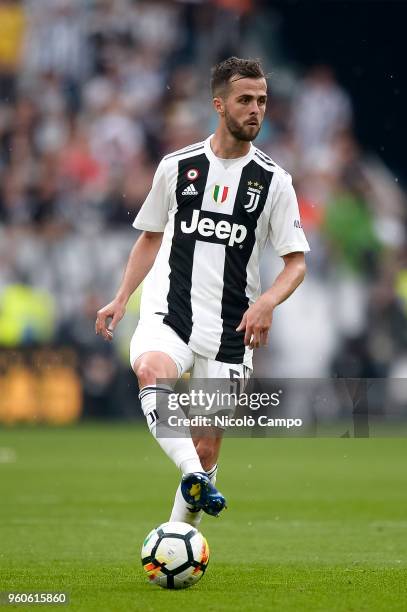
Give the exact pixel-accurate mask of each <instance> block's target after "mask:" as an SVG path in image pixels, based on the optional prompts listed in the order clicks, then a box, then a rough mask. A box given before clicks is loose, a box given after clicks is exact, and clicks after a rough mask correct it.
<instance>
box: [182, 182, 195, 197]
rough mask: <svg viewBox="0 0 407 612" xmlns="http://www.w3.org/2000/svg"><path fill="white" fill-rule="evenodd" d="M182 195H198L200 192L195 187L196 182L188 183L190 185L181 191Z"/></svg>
mask: <svg viewBox="0 0 407 612" xmlns="http://www.w3.org/2000/svg"><path fill="white" fill-rule="evenodd" d="M181 195H188V196H191V195H198V192H197V190H196V189H195V186H194V184H193V183H191V184H190V185H188V187H186V188H185V189H184V191H183V192H182V193H181Z"/></svg>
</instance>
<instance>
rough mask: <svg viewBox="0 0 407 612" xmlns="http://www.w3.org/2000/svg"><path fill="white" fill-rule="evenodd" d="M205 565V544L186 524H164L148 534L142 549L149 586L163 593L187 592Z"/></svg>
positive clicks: (207, 552) (199, 577) (195, 531)
mask: <svg viewBox="0 0 407 612" xmlns="http://www.w3.org/2000/svg"><path fill="white" fill-rule="evenodd" d="M208 562H209V546H208V543H207V541H206V540H205V538H204V537H203V535H202V534H201V533H200V532H199V531H198V530H197V529H195V527H191V525H188V524H187V523H181V522H175V521H174V522H171V523H163V524H162V525H160V526H159V527H156V528H155V529H153V530H152V531H150V533H149V534H148V536H147V537H146V539H145V540H144V542H143V548H142V549H141V563H142V565H143V567H144V569H145V571H146V572H147V575H148V579H149V581H150V583H151V584H158V586H160V587H163V588H165V589H186V588H187V587H190V586H192V585H193V584H196V583H197V582H198V580H200V579H201V578H202V576H203V575H204V573H205V570H206V568H207V567H208Z"/></svg>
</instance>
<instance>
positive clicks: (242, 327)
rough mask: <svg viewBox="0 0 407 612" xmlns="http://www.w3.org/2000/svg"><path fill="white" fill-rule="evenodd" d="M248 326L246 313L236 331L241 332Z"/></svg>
mask: <svg viewBox="0 0 407 612" xmlns="http://www.w3.org/2000/svg"><path fill="white" fill-rule="evenodd" d="M245 327H246V313H244V315H243V317H242V320H241V321H240V323H239V325H238V326H237V327H236V331H237V332H240V331H243V330H244V329H245Z"/></svg>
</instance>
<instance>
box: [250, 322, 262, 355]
mask: <svg viewBox="0 0 407 612" xmlns="http://www.w3.org/2000/svg"><path fill="white" fill-rule="evenodd" d="M259 346H260V327H258V326H257V325H255V326H254V327H253V331H252V336H251V338H250V343H249V348H251V349H254V348H259Z"/></svg>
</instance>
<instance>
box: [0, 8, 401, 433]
mask: <svg viewBox="0 0 407 612" xmlns="http://www.w3.org/2000/svg"><path fill="white" fill-rule="evenodd" d="M269 4H271V3H267V2H255V1H254V0H212V1H204V0H202V1H199V0H196V1H192V0H191V1H189V2H188V1H184V2H181V1H179V2H177V1H175V0H174V1H164V0H159V1H158V0H157V1H156V0H148V1H143V0H25V1H23V0H21V1H18V0H0V347H1V349H0V421H2V422H14V421H24V420H32V419H34V420H35V419H37V420H40V421H41V420H45V421H49V422H60V423H62V422H69V421H70V420H74V419H76V418H77V417H78V416H79V415H80V414H83V415H85V416H89V417H93V416H97V417H110V418H112V417H127V418H130V417H132V416H134V415H135V414H136V413H137V406H138V400H137V385H136V381H135V378H134V375H132V373H131V371H130V369H129V363H128V343H129V340H130V337H131V334H132V332H133V329H134V327H135V325H136V323H137V318H138V305H139V298H140V294H139V292H137V293H136V294H135V295H134V296H133V299H132V300H131V303H130V304H129V308H128V313H127V315H126V318H125V319H124V320H123V321H122V323H121V324H120V326H119V328H118V330H117V333H116V334H115V340H114V342H113V343H112V344H107V343H105V342H103V341H102V339H101V338H99V337H97V336H95V333H94V320H95V314H96V311H97V309H98V308H99V307H100V306H102V305H104V304H105V303H107V302H108V301H110V300H111V299H112V297H113V296H114V293H115V291H116V289H117V287H118V284H119V282H120V278H121V275H122V272H123V268H124V265H125V262H126V261H127V257H128V254H129V251H130V248H131V246H132V244H133V242H134V241H135V239H136V237H137V232H136V231H135V230H134V229H132V228H131V223H132V221H133V219H134V217H135V215H136V213H137V211H138V209H139V208H140V206H141V204H142V202H143V200H144V198H145V196H146V194H147V193H148V190H149V188H150V185H151V181H152V177H153V174H154V171H155V168H156V166H157V163H158V161H159V160H160V158H161V157H162V156H163V155H164V154H166V153H168V152H170V151H173V150H175V149H179V148H181V147H183V146H186V145H189V144H191V143H193V142H196V141H200V140H203V139H204V138H206V137H207V135H208V134H210V133H211V132H212V131H213V130H214V128H215V126H216V117H215V114H214V113H213V112H212V108H211V99H210V93H209V72H210V67H211V65H213V64H214V63H216V62H217V61H219V60H220V59H224V58H225V57H228V56H229V55H238V56H240V57H258V58H261V59H262V61H263V64H264V67H265V69H266V71H267V72H269V73H270V74H271V76H270V79H269V88H270V102H269V106H268V110H267V116H266V119H265V122H264V125H263V128H262V131H261V134H260V136H259V138H258V139H257V141H256V145H257V146H258V147H259V148H261V149H262V150H263V151H265V152H266V153H267V154H268V155H270V156H271V157H272V158H273V159H274V160H275V161H276V162H277V163H278V164H280V165H281V166H283V167H284V168H285V169H286V170H287V171H288V172H290V173H291V174H292V175H293V180H294V185H295V188H296V192H297V195H298V199H299V203H300V208H301V215H302V221H303V226H304V229H305V232H306V234H307V237H308V239H309V242H310V245H311V249H312V250H311V253H310V254H309V255H308V274H307V278H306V282H305V283H304V284H303V285H302V286H301V288H300V289H299V290H298V291H297V292H296V294H295V295H294V296H293V297H292V298H290V299H289V300H288V301H287V302H286V303H285V304H284V305H283V306H281V307H280V308H279V309H278V310H277V311H276V313H275V317H274V324H273V328H272V332H271V335H270V346H269V347H268V349H261V350H259V351H258V352H257V355H256V366H255V367H256V373H257V375H258V376H264V377H273V376H275V377H291V378H294V377H298V378H301V377H315V378H318V377H332V376H333V377H338V376H339V377H342V376H351V377H396V378H397V377H401V378H403V377H407V320H406V319H407V247H406V244H407V242H406V227H407V223H406V199H405V192H404V191H403V189H402V183H403V177H400V176H399V175H398V174H396V173H395V171H394V169H393V168H392V167H389V166H388V165H387V164H386V163H385V162H384V161H383V159H382V157H381V155H380V151H372V150H369V148H368V147H367V146H366V143H364V142H363V141H360V139H358V138H357V137H356V135H355V134H356V133H357V130H356V129H355V124H356V121H357V117H356V116H355V112H354V100H353V99H352V96H351V94H350V92H349V91H347V89H346V88H345V87H344V86H343V84H341V82H340V80H339V79H338V77H337V75H336V74H335V67H334V66H333V65H330V64H327V63H314V64H311V65H307V66H304V65H301V62H300V61H297V62H293V61H292V60H291V59H290V60H289V59H288V58H287V57H286V56H285V54H284V48H283V46H279V44H278V40H279V36H278V32H279V27H280V25H281V21H282V19H281V15H280V14H279V12H278V9H275V10H274V9H273V10H270V6H269ZM372 104H374V101H373V100H372ZM372 127H373V126H372ZM404 178H405V177H404ZM280 266H281V263H280V261H279V260H278V258H277V257H276V256H275V255H274V254H273V253H272V252H271V250H270V251H266V252H265V254H264V257H263V262H262V276H263V286H264V287H267V286H269V285H270V284H271V282H272V280H273V278H274V277H275V276H276V274H277V273H278V270H279V267H280Z"/></svg>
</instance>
